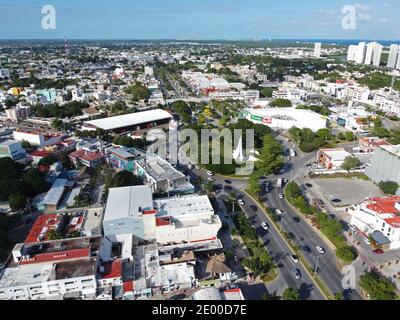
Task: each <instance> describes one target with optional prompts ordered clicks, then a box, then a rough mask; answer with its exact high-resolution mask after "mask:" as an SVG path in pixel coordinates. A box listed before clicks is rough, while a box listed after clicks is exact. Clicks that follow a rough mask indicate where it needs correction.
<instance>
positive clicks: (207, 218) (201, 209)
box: [154, 195, 222, 244]
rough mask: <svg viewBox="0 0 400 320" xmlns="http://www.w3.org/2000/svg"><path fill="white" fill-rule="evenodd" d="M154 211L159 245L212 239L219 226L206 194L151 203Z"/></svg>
mask: <svg viewBox="0 0 400 320" xmlns="http://www.w3.org/2000/svg"><path fill="white" fill-rule="evenodd" d="M154 209H155V210H157V214H156V237H157V242H158V243H160V244H172V243H184V242H188V243H189V242H200V241H207V240H214V239H216V238H217V233H218V230H219V229H220V228H221V226H222V223H221V220H220V219H219V217H218V215H216V214H215V213H214V209H213V207H212V205H211V202H210V200H209V198H208V196H206V195H187V196H180V197H175V198H164V199H158V200H154Z"/></svg>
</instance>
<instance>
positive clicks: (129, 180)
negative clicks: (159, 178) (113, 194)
mask: <svg viewBox="0 0 400 320" xmlns="http://www.w3.org/2000/svg"><path fill="white" fill-rule="evenodd" d="M142 184H143V180H142V179H141V178H139V177H138V176H135V175H134V174H133V173H132V172H130V171H127V170H122V171H120V172H117V173H116V174H115V176H114V177H113V178H112V179H111V182H110V185H109V188H119V187H128V186H137V185H142Z"/></svg>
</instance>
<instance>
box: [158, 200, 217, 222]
mask: <svg viewBox="0 0 400 320" xmlns="http://www.w3.org/2000/svg"><path fill="white" fill-rule="evenodd" d="M154 209H156V210H157V211H158V213H157V217H162V216H170V217H178V216H179V218H182V217H185V216H187V217H193V215H202V214H214V209H213V207H212V205H211V202H210V199H209V198H208V196H207V195H187V196H179V197H174V198H163V199H157V200H154Z"/></svg>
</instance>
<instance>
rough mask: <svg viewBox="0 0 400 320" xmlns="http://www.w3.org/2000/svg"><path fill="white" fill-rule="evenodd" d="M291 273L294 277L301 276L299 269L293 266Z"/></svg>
mask: <svg viewBox="0 0 400 320" xmlns="http://www.w3.org/2000/svg"><path fill="white" fill-rule="evenodd" d="M292 273H293V275H294V277H295V278H296V279H297V280H299V279H300V278H301V272H300V270H299V269H297V268H293V270H292Z"/></svg>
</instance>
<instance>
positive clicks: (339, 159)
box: [316, 148, 351, 170]
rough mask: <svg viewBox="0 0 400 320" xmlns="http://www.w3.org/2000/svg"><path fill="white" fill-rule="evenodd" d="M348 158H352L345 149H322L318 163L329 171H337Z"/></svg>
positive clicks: (319, 151)
mask: <svg viewBox="0 0 400 320" xmlns="http://www.w3.org/2000/svg"><path fill="white" fill-rule="evenodd" d="M348 156H351V154H350V153H349V152H347V151H346V150H345V149H344V148H336V149H320V150H318V153H317V160H316V161H317V162H318V163H319V164H320V165H322V166H323V167H324V168H326V169H328V170H335V169H340V167H341V166H342V164H343V162H344V160H345V159H346V158H347V157H348Z"/></svg>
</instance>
